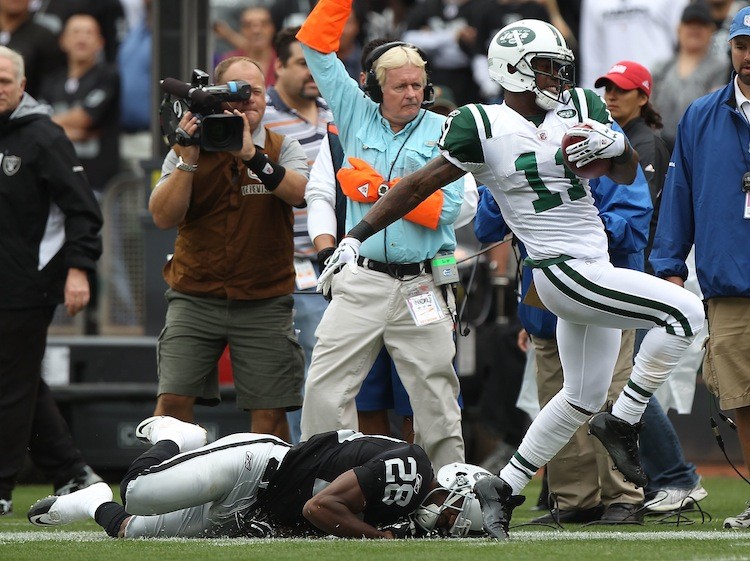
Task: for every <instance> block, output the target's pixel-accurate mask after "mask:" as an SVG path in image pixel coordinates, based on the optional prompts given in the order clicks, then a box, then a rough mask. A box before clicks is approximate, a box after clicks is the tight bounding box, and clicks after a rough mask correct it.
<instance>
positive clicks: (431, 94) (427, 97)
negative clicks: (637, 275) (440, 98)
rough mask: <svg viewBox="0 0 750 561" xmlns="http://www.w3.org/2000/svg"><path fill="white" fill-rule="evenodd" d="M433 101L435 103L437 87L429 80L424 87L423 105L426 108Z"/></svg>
mask: <svg viewBox="0 0 750 561" xmlns="http://www.w3.org/2000/svg"><path fill="white" fill-rule="evenodd" d="M433 103H435V87H434V86H433V85H432V82H430V81H429V80H428V82H427V84H426V85H425V87H424V99H423V100H422V107H423V108H425V109H426V108H428V107H430V106H431V105H432V104H433Z"/></svg>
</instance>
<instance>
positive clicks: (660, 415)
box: [635, 329, 700, 495]
mask: <svg viewBox="0 0 750 561" xmlns="http://www.w3.org/2000/svg"><path fill="white" fill-rule="evenodd" d="M645 335H646V330H645V329H639V330H638V331H637V333H636V336H635V352H638V349H639V348H640V346H641V341H642V340H643V337H644V336H645ZM642 420H643V429H642V430H641V433H640V451H641V463H642V464H643V469H644V470H646V475H647V476H648V485H646V488H645V489H644V491H645V493H646V495H649V494H651V493H655V492H656V491H658V490H659V489H666V488H670V489H692V488H693V487H695V485H696V484H697V483H698V481H699V479H700V477H699V476H698V474H697V473H696V472H695V466H694V465H693V464H692V463H690V462H688V461H686V460H685V456H684V455H683V453H682V445H681V444H680V439H679V438H678V437H677V433H676V432H675V430H674V426H673V425H672V421H670V420H669V417H667V414H666V413H665V412H664V409H662V407H661V405H659V402H658V401H657V399H656V398H655V397H652V398H651V400H650V401H649V402H648V406H647V407H646V411H645V412H644V413H643V418H642Z"/></svg>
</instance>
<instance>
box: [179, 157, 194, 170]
mask: <svg viewBox="0 0 750 561" xmlns="http://www.w3.org/2000/svg"><path fill="white" fill-rule="evenodd" d="M177 169H181V170H182V171H186V172H188V173H194V172H195V170H197V169H198V164H194V165H191V164H189V163H187V162H186V161H185V160H183V159H182V156H178V160H177Z"/></svg>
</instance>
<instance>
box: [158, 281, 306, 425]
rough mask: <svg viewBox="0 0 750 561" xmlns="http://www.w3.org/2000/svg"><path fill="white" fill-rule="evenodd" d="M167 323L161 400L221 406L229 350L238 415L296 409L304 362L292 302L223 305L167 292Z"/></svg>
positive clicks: (224, 302)
mask: <svg viewBox="0 0 750 561" xmlns="http://www.w3.org/2000/svg"><path fill="white" fill-rule="evenodd" d="M166 298H167V302H168V308H167V318H166V322H165V325H164V329H163V330H162V332H161V334H160V335H159V340H158V343H157V346H156V351H157V360H158V373H159V391H158V393H159V395H161V394H163V393H173V394H177V395H187V396H192V397H195V398H196V403H199V404H202V405H217V404H218V403H219V401H220V398H219V373H218V367H217V363H218V361H219V358H220V357H221V354H222V352H224V348H225V347H226V346H227V344H228V345H229V351H230V357H231V361H232V371H233V374H234V385H235V388H236V390H237V407H239V408H241V409H247V410H251V409H279V408H283V409H287V410H293V409H298V408H299V407H301V405H302V384H303V378H304V365H305V358H304V354H303V352H302V347H301V346H300V344H299V343H298V342H297V337H296V335H295V333H294V324H293V322H292V313H293V311H292V310H293V305H294V300H293V298H292V296H280V297H278V298H268V299H264V300H244V301H242V300H224V299H221V298H206V297H196V296H190V295H187V294H183V293H181V292H177V291H176V290H172V289H169V290H167V293H166Z"/></svg>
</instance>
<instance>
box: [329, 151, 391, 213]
mask: <svg viewBox="0 0 750 561" xmlns="http://www.w3.org/2000/svg"><path fill="white" fill-rule="evenodd" d="M347 159H348V160H349V164H350V165H351V166H352V167H350V168H341V169H340V170H339V171H338V173H336V179H338V180H339V183H340V184H341V190H342V191H343V192H344V195H346V196H347V197H348V198H350V199H351V200H353V201H356V202H358V203H374V202H375V201H377V200H378V198H380V194H379V193H378V191H379V190H380V187H381V185H386V186H387V184H386V182H385V180H384V179H383V176H382V175H380V174H379V173H378V172H377V171H375V169H374V168H373V167H372V166H371V165H370V164H368V163H367V162H365V161H364V160H360V159H359V158H347Z"/></svg>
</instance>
